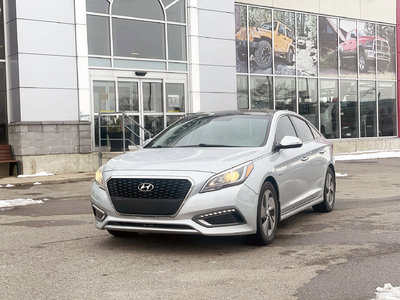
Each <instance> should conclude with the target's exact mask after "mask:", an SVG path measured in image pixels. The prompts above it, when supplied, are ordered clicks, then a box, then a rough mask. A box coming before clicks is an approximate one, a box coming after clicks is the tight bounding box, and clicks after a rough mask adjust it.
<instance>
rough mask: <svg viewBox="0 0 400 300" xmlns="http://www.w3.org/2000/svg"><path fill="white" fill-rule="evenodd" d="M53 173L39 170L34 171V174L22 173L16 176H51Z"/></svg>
mask: <svg viewBox="0 0 400 300" xmlns="http://www.w3.org/2000/svg"><path fill="white" fill-rule="evenodd" d="M53 175H54V174H53V173H48V172H39V173H36V174H31V175H29V174H27V175H24V174H22V175H18V176H17V177H18V178H26V177H36V176H53Z"/></svg>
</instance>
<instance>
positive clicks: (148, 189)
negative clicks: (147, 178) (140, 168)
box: [138, 183, 154, 192]
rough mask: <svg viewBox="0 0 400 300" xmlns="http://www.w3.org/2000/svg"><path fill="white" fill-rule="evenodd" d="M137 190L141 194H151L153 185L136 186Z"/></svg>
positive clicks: (142, 184)
mask: <svg viewBox="0 0 400 300" xmlns="http://www.w3.org/2000/svg"><path fill="white" fill-rule="evenodd" d="M138 190H139V191H141V192H151V191H152V190H154V185H152V184H151V183H141V184H139V185H138Z"/></svg>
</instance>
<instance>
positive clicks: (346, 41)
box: [339, 19, 357, 78]
mask: <svg viewBox="0 0 400 300" xmlns="http://www.w3.org/2000/svg"><path fill="white" fill-rule="evenodd" d="M339 22H340V23H339V63H340V76H341V77H346V78H350V77H351V78H357V22H355V21H349V20H342V19H341V20H340V21H339Z"/></svg>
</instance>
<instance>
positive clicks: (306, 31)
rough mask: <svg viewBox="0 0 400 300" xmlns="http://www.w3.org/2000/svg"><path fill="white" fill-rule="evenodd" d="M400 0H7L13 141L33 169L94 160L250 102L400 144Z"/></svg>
mask: <svg viewBox="0 0 400 300" xmlns="http://www.w3.org/2000/svg"><path fill="white" fill-rule="evenodd" d="M397 2H398V3H396V1H395V0H346V1H343V0H307V1H300V0H242V1H239V2H235V1H234V0H218V1H216V0H186V1H185V0H86V1H85V0H57V1H54V0H35V1H32V0H4V2H3V3H1V4H0V5H1V6H2V7H1V19H2V22H1V24H2V26H3V28H2V30H0V71H1V72H0V83H1V84H0V88H1V91H0V144H9V145H11V147H12V151H13V155H14V156H15V157H16V158H17V159H18V160H19V161H21V165H22V169H23V173H26V174H29V173H37V172H41V171H47V172H54V173H73V172H85V171H93V170H95V169H96V168H97V167H98V166H99V162H100V161H101V160H100V159H99V157H100V156H101V153H105V152H108V151H110V150H113V145H111V144H112V143H113V141H114V140H118V139H119V138H120V137H123V138H125V141H126V142H125V148H126V149H130V150H133V148H134V145H140V144H142V143H143V141H144V140H145V139H146V138H148V137H149V136H154V135H155V134H157V133H158V132H160V131H161V130H163V129H164V128H165V127H167V126H169V125H170V124H172V123H173V122H175V121H176V120H178V119H180V118H182V117H183V116H185V115H186V114H189V113H193V112H200V111H205V112H209V111H220V110H234V109H238V108H239V109H244V110H247V109H251V110H265V109H287V110H292V111H295V112H298V113H299V114H301V115H303V116H304V117H305V118H306V119H308V120H309V121H310V122H311V123H313V124H314V125H315V126H316V127H317V128H318V129H319V130H320V131H321V132H322V133H323V134H324V136H325V137H326V138H328V139H330V140H331V141H332V142H333V143H334V145H335V151H336V152H337V153H344V152H355V151H374V150H385V151H389V150H399V149H400V139H399V136H400V135H399V132H400V130H399V106H400V105H399V97H398V86H399V85H398V71H399V66H398V64H397V59H398V51H400V50H397V49H398V45H397V35H396V32H397V31H396V27H397V24H400V13H398V15H399V16H398V17H397V18H396V11H397V10H399V12H400V1H397ZM121 128H122V129H121ZM118 134H119V137H118ZM116 135H117V137H115V136H116ZM128 146H129V147H128ZM114 150H115V148H114ZM0 166H1V167H2V165H0Z"/></svg>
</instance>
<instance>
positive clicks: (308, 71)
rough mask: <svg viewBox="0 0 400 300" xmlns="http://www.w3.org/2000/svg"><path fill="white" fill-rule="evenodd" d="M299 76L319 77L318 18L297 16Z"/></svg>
mask: <svg viewBox="0 0 400 300" xmlns="http://www.w3.org/2000/svg"><path fill="white" fill-rule="evenodd" d="M296 45H297V61H296V64H297V75H303V76H317V65H318V51H317V47H318V43H317V16H313V15H309V14H297V43H296Z"/></svg>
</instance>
